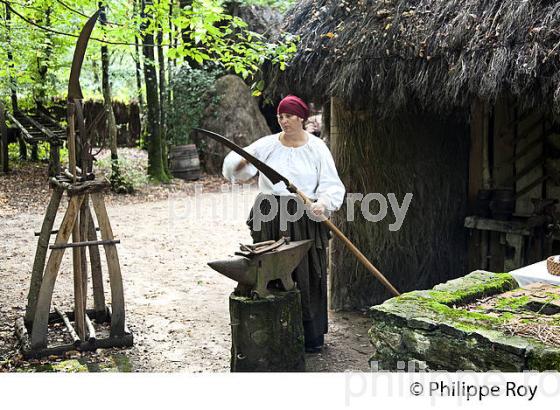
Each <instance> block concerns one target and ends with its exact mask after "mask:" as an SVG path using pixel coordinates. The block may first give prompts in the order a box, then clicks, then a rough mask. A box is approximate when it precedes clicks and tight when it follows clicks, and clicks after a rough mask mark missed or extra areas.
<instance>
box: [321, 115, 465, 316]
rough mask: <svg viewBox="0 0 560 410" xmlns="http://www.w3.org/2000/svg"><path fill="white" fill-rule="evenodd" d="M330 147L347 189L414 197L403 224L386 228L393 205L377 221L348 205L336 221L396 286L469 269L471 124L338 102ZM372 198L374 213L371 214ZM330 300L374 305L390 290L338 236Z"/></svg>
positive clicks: (414, 285)
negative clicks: (392, 116)
mask: <svg viewBox="0 0 560 410" xmlns="http://www.w3.org/2000/svg"><path fill="white" fill-rule="evenodd" d="M334 122H336V126H337V131H338V135H334V134H335V130H334V129H331V130H332V131H333V135H331V149H332V151H333V156H334V157H335V161H336V163H337V167H338V170H339V173H340V175H341V178H342V180H343V182H344V184H345V186H346V188H347V192H360V193H363V194H366V193H370V192H375V193H381V194H383V195H385V196H387V194H388V193H391V192H392V193H395V194H396V197H397V199H398V201H399V204H401V203H402V200H403V198H404V196H405V194H406V193H408V192H411V193H412V194H413V195H414V196H413V199H412V202H411V204H410V208H409V210H408V213H407V215H406V218H405V220H404V223H403V225H402V227H401V229H400V230H399V231H397V232H390V231H389V224H391V223H393V222H394V221H395V219H394V217H393V216H392V215H393V214H392V212H391V211H389V213H388V216H387V218H386V219H384V220H383V221H381V222H377V223H373V222H369V221H366V220H365V219H364V218H363V217H362V215H361V212H359V205H356V206H355V211H356V215H357V218H356V221H355V222H352V223H349V222H347V221H346V206H344V207H343V208H342V210H341V211H339V212H338V213H337V214H336V216H335V220H334V222H335V224H337V225H338V226H339V227H340V228H341V230H342V231H343V232H344V233H345V234H347V235H348V237H349V239H350V240H351V241H353V242H354V243H355V244H356V245H357V246H358V248H359V249H361V250H362V252H363V253H364V254H365V255H366V256H367V257H368V258H369V259H370V261H372V263H373V264H374V265H376V266H377V267H378V268H379V269H380V270H381V272H383V274H384V275H386V276H387V278H388V279H389V280H390V281H391V282H392V283H393V284H394V285H395V286H396V287H397V289H398V290H399V291H401V292H404V291H410V290H413V289H426V288H431V287H432V286H433V285H434V284H436V283H440V282H444V281H446V280H448V279H451V278H455V277H458V276H462V275H464V274H466V273H467V267H466V262H467V261H466V254H467V252H466V250H467V245H466V235H467V232H466V230H465V229H464V228H463V220H464V217H465V216H466V215H467V178H468V150H469V145H468V143H469V138H468V126H466V125H465V124H464V123H461V122H458V121H457V120H453V119H451V118H447V119H445V118H439V117H436V116H427V115H424V116H414V115H410V114H408V113H401V114H400V115H398V121H379V120H376V119H375V117H374V116H373V115H371V114H367V113H363V112H362V113H352V114H350V113H349V112H346V111H343V110H342V109H341V108H340V106H338V105H337V106H335V108H334V112H333V118H331V125H332V124H333V123H334ZM375 204H376V202H375V201H374V202H372V206H371V212H372V213H376V212H377V211H376V209H375ZM332 251H333V254H332V266H331V305H332V307H333V308H335V309H355V308H364V307H367V306H371V305H374V304H378V303H380V302H382V301H384V300H385V299H387V298H388V297H390V295H389V293H388V292H387V291H386V290H385V289H384V288H383V287H382V285H381V284H380V283H379V282H378V281H377V280H376V279H375V278H374V277H373V275H372V274H371V273H369V272H368V271H366V270H365V269H364V268H363V267H362V266H361V264H360V263H359V262H358V261H357V260H356V258H355V257H354V256H353V255H352V254H351V253H350V252H349V251H347V250H346V248H344V246H343V245H342V243H341V242H340V241H338V240H336V239H335V240H334V242H333V249H332Z"/></svg>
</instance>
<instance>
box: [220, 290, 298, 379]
mask: <svg viewBox="0 0 560 410" xmlns="http://www.w3.org/2000/svg"><path fill="white" fill-rule="evenodd" d="M273 296H274V297H270V298H266V299H255V300H253V299H251V298H247V297H242V296H236V295H235V294H234V293H232V294H231V295H230V297H229V310H230V317H231V339H232V345H231V371H232V372H299V371H305V353H304V336H303V335H304V333H303V321H302V313H301V300H300V298H301V297H300V292H299V290H297V289H295V290H293V291H289V292H280V291H278V292H274V293H273Z"/></svg>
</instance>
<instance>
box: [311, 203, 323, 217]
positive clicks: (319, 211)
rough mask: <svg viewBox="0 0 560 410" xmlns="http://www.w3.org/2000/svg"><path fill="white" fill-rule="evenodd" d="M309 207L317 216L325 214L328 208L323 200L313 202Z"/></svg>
mask: <svg viewBox="0 0 560 410" xmlns="http://www.w3.org/2000/svg"><path fill="white" fill-rule="evenodd" d="M309 209H311V212H313V215H315V216H325V211H326V210H327V208H326V207H325V205H323V204H322V203H321V202H313V203H312V204H311V206H310V207H309Z"/></svg>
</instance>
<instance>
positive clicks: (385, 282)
mask: <svg viewBox="0 0 560 410" xmlns="http://www.w3.org/2000/svg"><path fill="white" fill-rule="evenodd" d="M292 188H293V186H292ZM295 191H296V194H297V195H299V197H300V198H301V199H303V202H304V204H305V205H311V204H312V203H313V202H312V201H311V200H310V199H309V198H308V197H307V196H306V195H305V194H304V193H303V192H301V191H299V190H297V189H296V190H295ZM291 192H293V191H291ZM321 222H323V223H324V224H325V225H327V226H328V227H329V229H330V230H331V231H332V232H333V233H334V234H335V235H336V236H338V238H339V239H341V240H342V242H344V244H345V245H346V247H347V248H348V249H349V250H350V252H352V253H353V254H354V255H355V256H356V257H357V258H358V260H359V261H360V262H361V263H362V264H363V265H364V266H365V267H366V269H367V270H369V271H370V272H371V273H372V274H373V276H375V277H376V278H377V279H379V281H380V282H381V283H382V284H383V285H384V286H385V287H386V288H387V289H388V290H389V291H390V292H391V293H392V294H393V295H395V296H399V295H400V293H399V291H398V290H397V289H396V288H395V287H394V286H393V285H392V284H391V282H389V281H388V280H387V278H386V277H385V276H384V275H383V274H382V273H381V272H380V271H379V270H378V269H377V268H376V267H375V266H373V264H372V263H371V262H370V261H369V260H368V258H366V257H365V255H364V254H363V253H362V252H360V250H359V249H358V248H356V246H355V245H354V244H353V243H352V242H351V241H350V239H348V238H347V237H346V235H344V234H343V233H342V231H341V230H340V229H338V228H337V227H336V226H335V225H334V224H333V223H332V222H331V221H330V220H328V219H326V218H325V219H323V220H322V221H321Z"/></svg>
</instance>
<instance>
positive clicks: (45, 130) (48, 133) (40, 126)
mask: <svg viewBox="0 0 560 410" xmlns="http://www.w3.org/2000/svg"><path fill="white" fill-rule="evenodd" d="M19 115H20V116H21V117H23V118H25V120H26V121H28V122H29V123H30V124H31V125H33V126H34V127H35V128H37V129H38V130H39V131H41V133H42V134H44V135H45V136H46V137H47V138H46V139H56V138H57V137H56V135H54V133H53V132H52V131H51V130H49V129H48V128H46V127H45V126H43V124H41V123H39V122H37V121H35V120H34V119H33V118H31V117H30V116H29V115H27V114H25V113H23V112H21V111H20V112H19Z"/></svg>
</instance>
